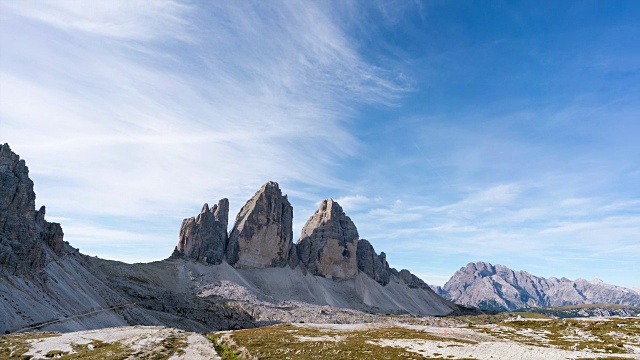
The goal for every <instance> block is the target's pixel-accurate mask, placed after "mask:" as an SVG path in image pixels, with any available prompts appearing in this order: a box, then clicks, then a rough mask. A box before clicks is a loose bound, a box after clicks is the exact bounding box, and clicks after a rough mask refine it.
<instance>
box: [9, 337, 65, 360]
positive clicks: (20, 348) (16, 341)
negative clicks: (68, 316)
mask: <svg viewBox="0 0 640 360" xmlns="http://www.w3.org/2000/svg"><path fill="white" fill-rule="evenodd" d="M54 336H60V334H58V333H52V332H35V333H20V334H11V335H3V336H0V359H29V358H31V357H30V356H28V355H24V353H26V352H27V351H29V349H30V348H31V344H29V342H27V340H32V339H42V338H48V337H54Z"/></svg>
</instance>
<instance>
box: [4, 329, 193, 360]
mask: <svg viewBox="0 0 640 360" xmlns="http://www.w3.org/2000/svg"><path fill="white" fill-rule="evenodd" d="M53 336H60V334H58V333H24V334H15V335H7V336H2V337H0V359H25V360H26V359H31V356H30V355H25V353H27V352H28V351H29V350H30V349H31V344H30V342H32V341H33V340H37V339H42V338H46V337H53ZM70 346H71V349H72V351H70V352H65V351H62V350H56V349H54V350H51V351H49V352H47V353H46V354H44V357H45V358H51V359H65V360H66V359H69V360H80V359H82V360H103V359H111V360H125V359H147V360H166V359H169V358H170V357H171V356H173V355H181V354H184V348H185V347H187V346H188V342H187V338H186V335H184V334H178V335H176V336H169V337H167V338H165V339H162V340H160V341H158V342H157V343H156V344H153V345H152V346H151V347H145V348H144V349H142V350H139V351H136V350H134V349H132V348H131V345H130V344H123V343H122V342H119V341H116V342H112V343H109V342H104V341H100V340H93V341H91V342H89V343H86V344H73V343H72V344H70Z"/></svg>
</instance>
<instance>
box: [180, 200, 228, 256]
mask: <svg viewBox="0 0 640 360" xmlns="http://www.w3.org/2000/svg"><path fill="white" fill-rule="evenodd" d="M228 223H229V200H228V199H221V200H220V201H218V204H217V205H213V207H212V208H209V204H206V203H205V204H204V206H203V207H202V211H200V214H198V216H196V217H191V218H188V219H184V220H183V221H182V225H181V226H180V239H179V241H178V246H176V249H175V250H174V252H173V255H172V257H179V256H185V257H188V258H191V259H194V260H197V261H200V262H202V263H208V264H220V263H221V262H222V260H223V259H224V257H225V251H226V247H227V242H228V237H227V225H228Z"/></svg>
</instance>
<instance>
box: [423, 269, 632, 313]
mask: <svg viewBox="0 0 640 360" xmlns="http://www.w3.org/2000/svg"><path fill="white" fill-rule="evenodd" d="M434 290H435V291H436V292H437V293H438V294H440V295H441V296H443V297H445V298H447V299H449V300H451V301H454V302H456V303H458V304H462V305H467V306H474V307H478V308H480V309H483V310H498V311H503V310H516V309H521V308H537V307H547V306H565V305H581V304H623V305H629V306H640V294H638V293H637V292H635V291H633V290H631V289H627V288H624V287H620V286H615V285H610V284H607V283H604V282H603V281H601V280H600V279H594V280H591V281H587V280H584V279H577V280H575V281H572V280H569V279H566V278H561V279H557V278H553V277H552V278H548V279H545V278H543V277H537V276H534V275H531V274H529V273H528V272H526V271H513V270H511V269H509V268H507V267H506V266H503V265H495V266H494V265H491V264H489V263H486V262H478V263H475V264H474V263H469V264H468V265H467V266H466V267H463V268H460V270H458V271H456V273H455V274H453V276H452V277H451V279H449V281H447V282H446V283H445V284H444V286H443V287H434Z"/></svg>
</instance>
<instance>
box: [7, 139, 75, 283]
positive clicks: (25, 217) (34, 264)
mask: <svg viewBox="0 0 640 360" xmlns="http://www.w3.org/2000/svg"><path fill="white" fill-rule="evenodd" d="M35 200H36V194H35V192H34V191H33V181H31V179H29V168H27V166H26V164H25V162H24V160H21V159H20V157H19V156H18V155H17V154H15V153H14V152H13V151H11V148H10V147H9V144H6V143H5V144H3V145H2V146H0V264H3V266H2V268H0V271H2V272H8V273H11V274H18V273H24V272H30V271H34V270H38V269H42V268H43V267H44V266H45V264H46V263H47V259H48V257H49V256H50V255H48V252H49V251H52V252H53V253H54V254H58V255H60V254H61V253H62V250H63V247H64V242H63V240H62V239H63V236H64V234H63V232H62V228H61V227H60V224H58V223H50V222H47V221H46V220H45V207H44V206H42V207H40V209H39V210H35Z"/></svg>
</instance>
